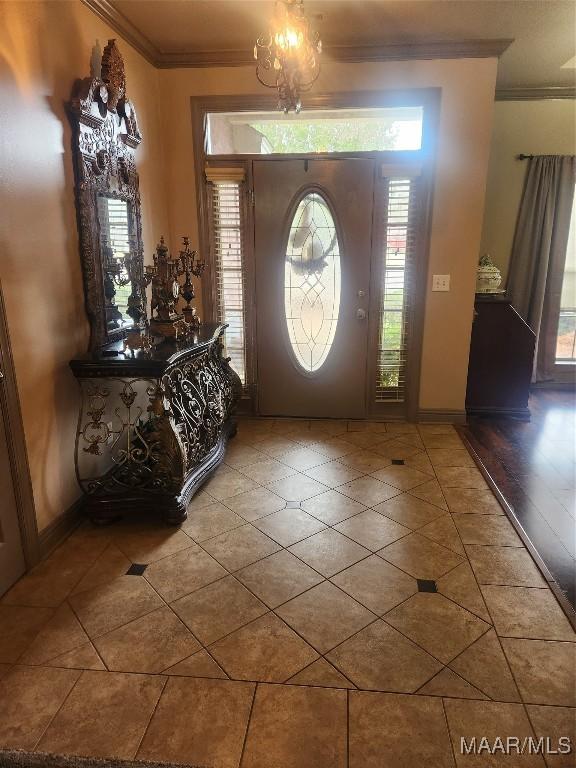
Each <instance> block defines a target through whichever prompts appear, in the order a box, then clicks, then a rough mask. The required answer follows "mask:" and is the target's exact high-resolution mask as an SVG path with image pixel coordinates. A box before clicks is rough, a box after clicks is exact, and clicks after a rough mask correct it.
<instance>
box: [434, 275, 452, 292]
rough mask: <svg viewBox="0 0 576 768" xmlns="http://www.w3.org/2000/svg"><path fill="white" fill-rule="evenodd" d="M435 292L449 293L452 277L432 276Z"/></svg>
mask: <svg viewBox="0 0 576 768" xmlns="http://www.w3.org/2000/svg"><path fill="white" fill-rule="evenodd" d="M432 290H433V291H449V290H450V275H432Z"/></svg>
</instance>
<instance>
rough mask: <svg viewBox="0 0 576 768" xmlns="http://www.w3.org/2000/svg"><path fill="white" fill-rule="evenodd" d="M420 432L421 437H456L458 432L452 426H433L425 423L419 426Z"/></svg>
mask: <svg viewBox="0 0 576 768" xmlns="http://www.w3.org/2000/svg"><path fill="white" fill-rule="evenodd" d="M417 427H418V432H420V434H421V435H454V434H456V430H455V429H454V426H453V425H452V424H431V423H427V422H424V423H422V424H418V425H417Z"/></svg>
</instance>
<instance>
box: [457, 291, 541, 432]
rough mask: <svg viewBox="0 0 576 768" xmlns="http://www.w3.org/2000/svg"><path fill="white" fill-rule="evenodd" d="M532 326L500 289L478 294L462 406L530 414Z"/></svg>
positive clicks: (491, 412)
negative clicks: (501, 293) (464, 404)
mask: <svg viewBox="0 0 576 768" xmlns="http://www.w3.org/2000/svg"><path fill="white" fill-rule="evenodd" d="M534 348H535V335H534V331H533V330H532V329H531V328H530V327H529V326H528V325H527V324H526V323H525V322H524V320H523V319H522V318H521V317H520V315H519V314H518V312H516V310H515V309H514V307H513V306H512V305H511V303H510V300H509V299H508V298H507V297H506V296H503V295H490V294H484V295H483V294H477V295H476V302H475V305H474V322H473V325H472V339H471V343H470V361H469V365H468V386H467V390H466V412H467V413H468V414H471V415H489V416H512V417H516V418H521V419H525V420H529V419H530V411H529V410H528V396H529V394H530V382H531V378H532V366H533V361H534Z"/></svg>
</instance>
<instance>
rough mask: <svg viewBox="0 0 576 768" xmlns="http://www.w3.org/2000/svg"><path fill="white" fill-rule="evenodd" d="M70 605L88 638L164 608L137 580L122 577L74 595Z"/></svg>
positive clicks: (141, 581) (140, 579) (135, 578)
mask: <svg viewBox="0 0 576 768" xmlns="http://www.w3.org/2000/svg"><path fill="white" fill-rule="evenodd" d="M69 602H70V605H71V606H72V608H73V609H74V612H75V613H76V615H77V616H78V618H79V619H80V622H81V623H82V626H83V627H84V629H85V630H86V632H87V633H88V635H89V636H90V637H91V638H94V637H98V635H104V634H106V633H107V632H111V631H112V630H113V629H116V628H117V627H121V626H122V625H123V624H127V623H128V622H129V621H133V620H134V619H138V618H140V616H144V615H145V614H146V613H151V612H152V611H153V610H155V609H156V608H161V607H162V605H164V603H163V602H162V600H161V599H160V598H159V597H158V595H157V594H156V592H155V591H154V590H153V589H152V587H151V586H150V585H149V584H148V582H147V581H146V580H145V579H143V578H141V577H140V576H121V577H120V578H119V579H116V580H115V581H111V582H110V583H108V584H103V585H102V586H100V587H95V588H94V589H90V590H88V591H86V592H81V593H80V594H79V595H74V596H73V597H71V598H70V600H69Z"/></svg>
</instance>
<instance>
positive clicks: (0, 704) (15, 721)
mask: <svg viewBox="0 0 576 768" xmlns="http://www.w3.org/2000/svg"><path fill="white" fill-rule="evenodd" d="M80 674H81V673H80V672H79V671H77V670H73V669H47V668H46V667H12V669H11V670H10V671H9V672H8V673H7V674H6V675H4V677H3V678H2V679H1V680H0V748H2V747H3V748H7V749H9V748H12V749H28V750H31V749H33V748H34V746H35V745H36V743H37V742H38V739H39V738H40V737H41V736H42V734H43V733H44V731H45V729H46V727H47V725H48V724H49V722H50V721H51V720H52V718H53V717H54V715H55V714H56V712H58V710H59V709H60V707H61V706H62V703H63V701H64V699H65V698H66V696H68V694H69V693H70V691H71V690H72V687H73V686H74V684H75V683H76V681H77V680H78V678H79V677H80Z"/></svg>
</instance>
